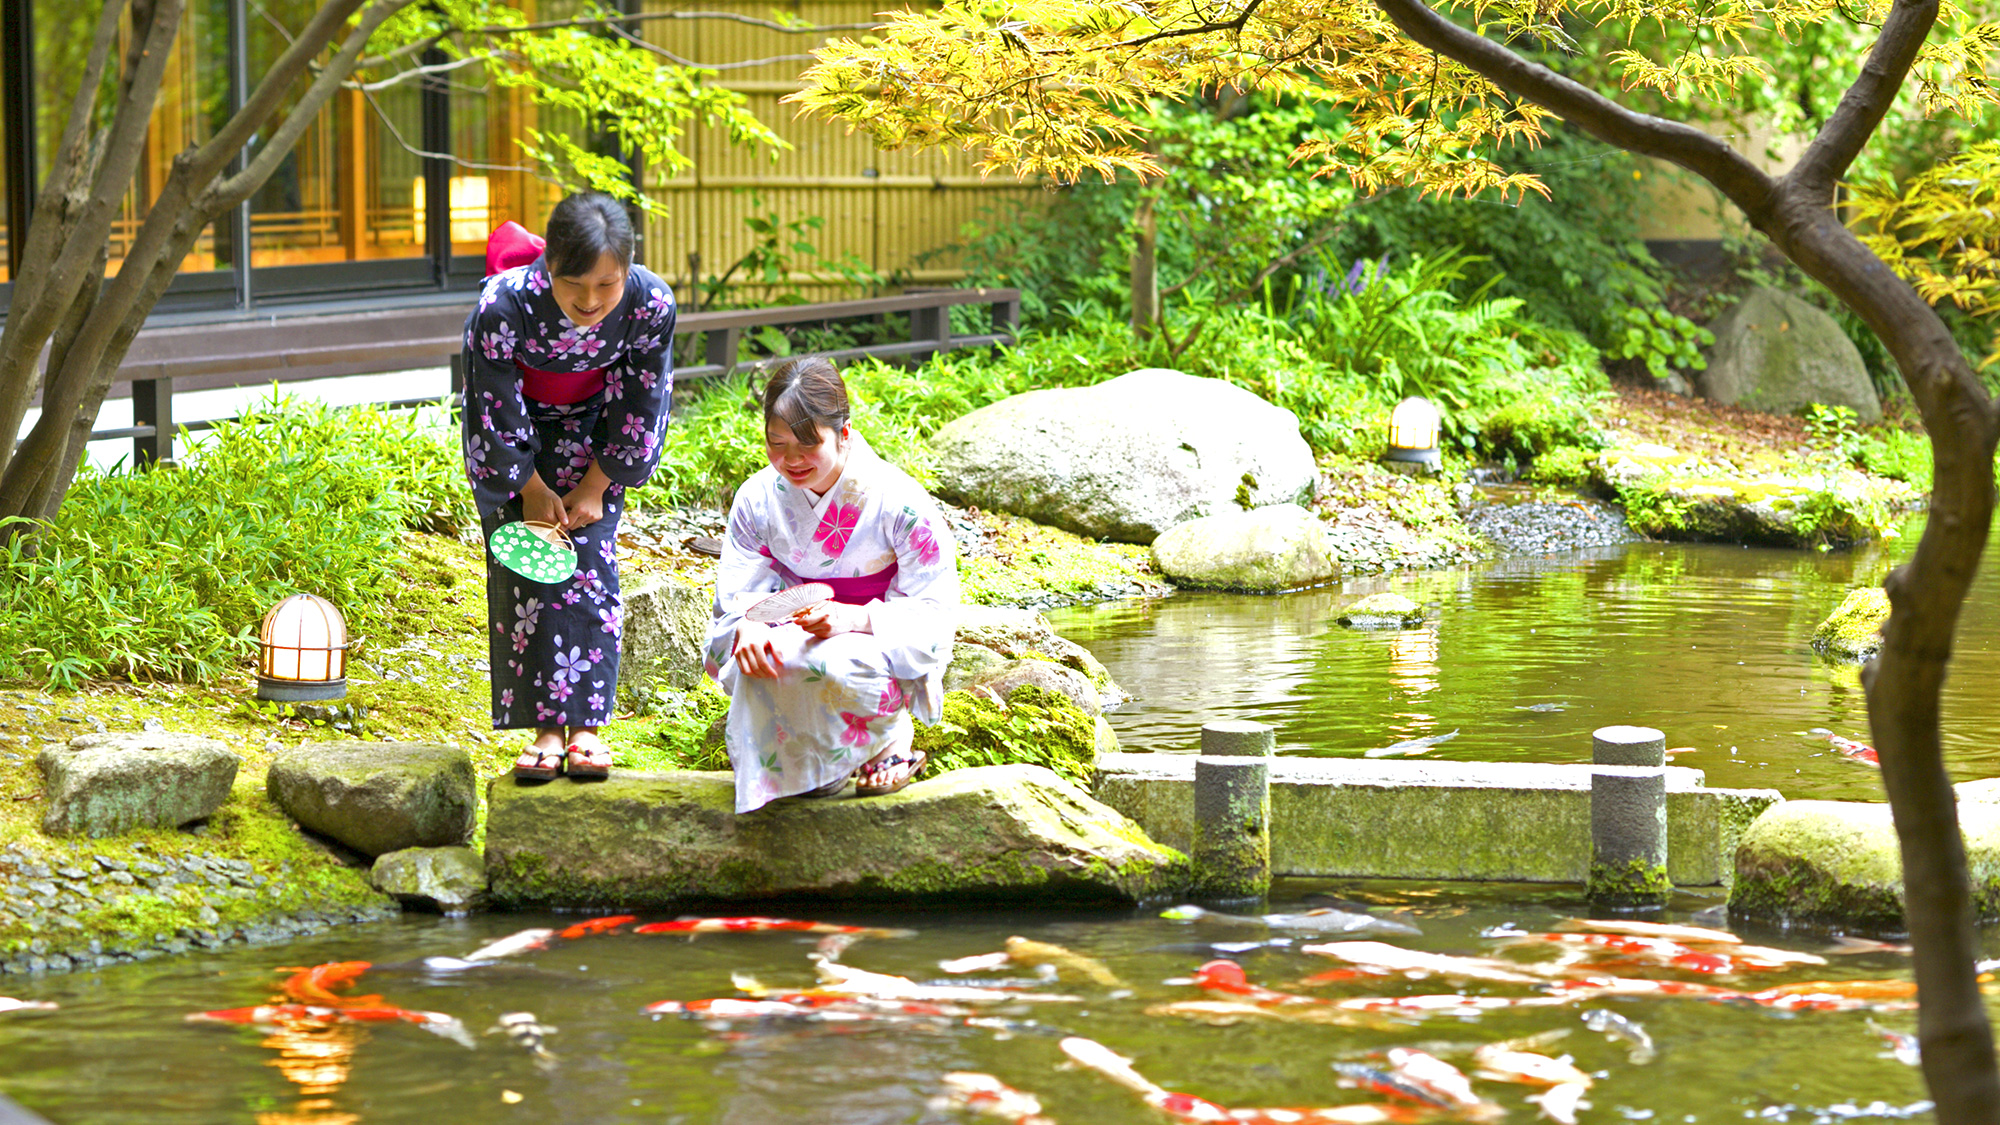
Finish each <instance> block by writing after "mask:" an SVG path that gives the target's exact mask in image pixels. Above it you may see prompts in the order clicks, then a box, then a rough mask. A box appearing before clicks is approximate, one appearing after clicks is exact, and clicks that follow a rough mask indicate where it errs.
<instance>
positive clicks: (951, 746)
mask: <svg viewBox="0 0 2000 1125" xmlns="http://www.w3.org/2000/svg"><path fill="white" fill-rule="evenodd" d="M916 747H917V749H919V750H922V751H924V752H925V753H926V754H929V755H930V758H931V768H932V769H933V770H935V771H936V772H938V773H943V772H946V771H949V770H956V769H965V768H967V767H971V766H999V765H1010V764H1014V763H1025V764H1029V765H1037V766H1046V767H1048V768H1049V769H1052V770H1054V771H1055V772H1056V773H1058V774H1061V775H1062V776H1064V777H1066V778H1068V779H1070V780H1071V781H1076V782H1081V783H1083V784H1086V785H1087V784H1089V782H1090V777H1091V773H1092V772H1093V771H1094V769H1095V768H1096V761H1097V722H1096V720H1095V719H1094V718H1092V717H1091V716H1090V715H1087V714H1085V713H1084V712H1083V710H1082V709H1081V708H1079V707H1078V706H1077V705H1076V704H1074V703H1072V702H1070V701H1069V699H1068V698H1067V697H1065V696H1062V695H1058V694H1057V693H1055V692H1052V691H1045V690H1043V689H1042V688H1039V687H1036V686H1034V685H1033V684H1023V685H1022V686H1020V687H1017V688H1015V689H1014V690H1013V691H1012V692H1010V693H1008V696H1007V702H1006V703H1005V704H1004V705H1003V704H1000V703H996V702H994V701H993V700H992V699H991V698H990V697H988V696H985V695H977V696H975V695H973V694H972V693H970V692H964V691H954V692H949V693H947V694H946V695H945V697H944V716H943V719H942V720H941V721H940V722H938V723H935V724H930V725H925V724H921V723H920V724H918V725H917V736H916Z"/></svg>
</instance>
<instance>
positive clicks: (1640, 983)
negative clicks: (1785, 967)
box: [1549, 977, 1744, 1000]
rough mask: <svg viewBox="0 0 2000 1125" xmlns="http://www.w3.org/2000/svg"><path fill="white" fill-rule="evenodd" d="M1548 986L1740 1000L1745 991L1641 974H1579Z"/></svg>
mask: <svg viewBox="0 0 2000 1125" xmlns="http://www.w3.org/2000/svg"><path fill="white" fill-rule="evenodd" d="M1549 988H1550V989H1552V990H1554V991H1555V992H1557V993H1559V994H1561V995H1563V996H1568V997H1572V998H1582V999H1588V998H1590V997H1593V996H1693V997H1697V998H1699V999H1702V1000H1739V999H1742V998H1743V995H1744V994H1743V993H1741V992H1738V991H1737V990H1736V989H1733V988H1722V987H1719V986H1717V985H1713V984H1691V983H1689V982H1687V981H1680V980H1643V979H1640V978H1638V977H1577V978H1575V979H1573V980H1559V981H1551V982H1549Z"/></svg>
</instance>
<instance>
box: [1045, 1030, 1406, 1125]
mask: <svg viewBox="0 0 2000 1125" xmlns="http://www.w3.org/2000/svg"><path fill="white" fill-rule="evenodd" d="M1061 1046H1062V1052H1063V1054H1065V1055H1067V1056H1069V1058H1070V1061H1072V1062H1074V1063H1076V1064H1077V1065H1078V1066H1081V1067H1083V1068H1084V1069H1086V1070H1094V1071H1096V1072H1097V1073H1099V1074H1101V1075H1103V1076H1104V1077H1106V1078H1109V1079H1110V1080H1111V1081H1113V1082H1115V1083H1117V1084H1118V1085H1120V1086H1123V1087H1125V1088H1126V1089H1128V1090H1130V1091H1132V1092H1133V1093H1135V1094H1137V1095H1139V1097H1140V1099H1141V1100H1143V1101H1144V1102H1145V1103H1146V1104H1147V1105H1149V1106H1152V1107H1153V1108H1154V1109H1156V1110H1159V1111H1160V1112H1161V1113H1164V1114H1166V1115H1167V1116H1169V1117H1171V1118H1174V1119H1175V1120H1177V1121H1184V1122H1189V1123H1192V1125H1210V1123H1216V1125H1229V1123H1235V1125H1392V1123H1399V1122H1406V1121H1411V1120H1414V1119H1416V1118H1418V1117H1421V1116H1423V1115H1424V1113H1425V1111H1424V1110H1422V1109H1419V1108H1416V1107H1413V1106H1400V1105H1386V1104H1362V1105H1344V1106H1332V1107H1328V1108H1324V1109H1230V1108H1228V1107H1226V1106H1221V1105H1217V1104H1216V1103H1214V1102H1211V1101H1209V1100H1207V1099H1206V1098H1199V1097H1196V1096H1194V1095H1193V1094H1178V1093H1174V1092H1173V1091H1171V1090H1166V1089H1163V1088H1161V1087H1160V1086H1158V1085H1155V1084H1154V1083H1153V1082H1151V1081H1149V1080H1147V1079H1146V1077H1145V1076H1144V1075H1141V1074H1140V1073H1139V1072H1138V1071H1136V1070H1134V1069H1132V1060H1131V1059H1128V1058H1125V1057H1123V1056H1121V1055H1118V1054H1117V1053H1115V1052H1113V1051H1112V1050H1111V1048H1109V1047H1106V1046H1105V1045H1104V1044H1102V1043H1099V1042H1097V1041H1095V1040H1092V1039H1084V1038H1081V1037H1078V1036H1070V1037H1069V1038H1067V1039H1064V1040H1063V1041H1062V1044H1061Z"/></svg>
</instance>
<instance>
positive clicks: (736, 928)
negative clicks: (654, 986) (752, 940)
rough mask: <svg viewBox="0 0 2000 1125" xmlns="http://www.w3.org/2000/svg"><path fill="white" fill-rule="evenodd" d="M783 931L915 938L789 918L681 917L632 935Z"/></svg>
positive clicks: (903, 932) (651, 924)
mask: <svg viewBox="0 0 2000 1125" xmlns="http://www.w3.org/2000/svg"><path fill="white" fill-rule="evenodd" d="M777 931H784V932H790V933H801V934H857V935H860V936H861V937H883V938H905V937H915V936H916V931H914V930H884V929H879V928H876V927H873V926H837V925H834V924H833V923H831V922H794V921H793V920H791V919H790V918H682V919H680V920H678V921H674V922H648V923H647V924H645V925H643V926H640V927H638V928H637V929H635V930H633V931H632V932H633V933H635V934H762V933H772V932H777Z"/></svg>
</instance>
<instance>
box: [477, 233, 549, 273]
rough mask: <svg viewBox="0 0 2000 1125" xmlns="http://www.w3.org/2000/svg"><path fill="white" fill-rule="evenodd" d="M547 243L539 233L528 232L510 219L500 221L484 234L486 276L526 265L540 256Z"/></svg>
mask: <svg viewBox="0 0 2000 1125" xmlns="http://www.w3.org/2000/svg"><path fill="white" fill-rule="evenodd" d="M547 245H548V243H547V242H546V241H544V240H543V239H542V237H541V236H540V235H536V234H530V233H529V232H528V228H526V227H524V226H522V225H521V224H519V223H517V222H515V221H514V220H512V219H509V220H507V221H506V222H504V223H501V224H500V225H499V226H498V227H496V228H494V230H493V233H492V234H489V235H487V236H486V276H487V277H492V276H493V275H494V274H496V273H499V272H501V271H502V270H511V269H513V268H514V267H515V266H525V265H527V264H528V263H529V262H532V261H534V260H535V259H536V258H539V257H541V256H542V247H544V246H547Z"/></svg>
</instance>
